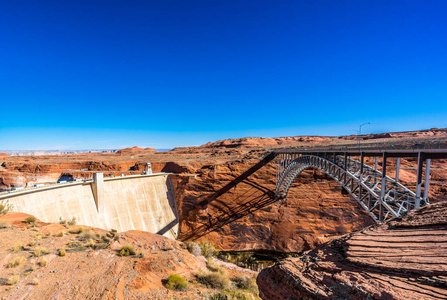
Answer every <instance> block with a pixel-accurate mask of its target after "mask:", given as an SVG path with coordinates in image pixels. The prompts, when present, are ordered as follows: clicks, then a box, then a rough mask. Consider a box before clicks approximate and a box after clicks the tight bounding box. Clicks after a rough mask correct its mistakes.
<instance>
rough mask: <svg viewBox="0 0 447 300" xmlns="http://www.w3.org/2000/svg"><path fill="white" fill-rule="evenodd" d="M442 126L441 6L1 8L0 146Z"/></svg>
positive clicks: (106, 0) (170, 143)
mask: <svg viewBox="0 0 447 300" xmlns="http://www.w3.org/2000/svg"><path fill="white" fill-rule="evenodd" d="M365 122H371V123H372V124H371V125H366V126H364V127H363V132H365V133H371V132H385V131H403V130H415V129H427V128H431V127H440V128H444V127H447V1H445V0H439V1H432V0H424V1H422V0H418V1H414V0H413V1H411V0H407V1H397V0H395V1H393V0H339V1H334V0H307V1H302V0H293V1H292V0H290V1H281V0H272V1H264V0H253V1H244V0H241V1H233V0H225V1H220V0H188V1H185V0H157V1H152V0H144V1H130V0H76V1H61V0H54V1H46V0H36V1H32V0H29V1H22V0H13V1H9V0H0V149H3V150H8V149H9V150H13V149H86V148H89V149H92V148H122V147H126V146H134V145H138V146H140V147H154V148H170V147H174V146H186V145H199V144H203V143H206V142H208V141H215V140H218V139H224V138H235V137H243V136H270V137H272V136H288V135H349V134H353V133H354V132H352V131H350V130H351V129H358V125H360V124H362V123H365Z"/></svg>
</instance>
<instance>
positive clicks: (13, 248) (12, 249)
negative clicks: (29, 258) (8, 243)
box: [11, 243, 23, 252]
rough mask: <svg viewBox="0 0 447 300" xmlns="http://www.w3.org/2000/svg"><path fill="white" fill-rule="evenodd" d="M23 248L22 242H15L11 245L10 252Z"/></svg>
mask: <svg viewBox="0 0 447 300" xmlns="http://www.w3.org/2000/svg"><path fill="white" fill-rule="evenodd" d="M22 250H23V245H22V243H17V244H15V245H14V246H12V248H11V251H12V252H19V251H22Z"/></svg>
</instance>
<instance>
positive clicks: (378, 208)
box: [275, 155, 428, 222]
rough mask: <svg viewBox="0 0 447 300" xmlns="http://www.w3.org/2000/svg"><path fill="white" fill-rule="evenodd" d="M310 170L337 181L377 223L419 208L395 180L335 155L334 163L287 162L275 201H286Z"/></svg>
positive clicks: (310, 158)
mask: <svg viewBox="0 0 447 300" xmlns="http://www.w3.org/2000/svg"><path fill="white" fill-rule="evenodd" d="M309 168H316V169H319V170H321V171H323V172H324V173H326V174H328V175H329V176H330V177H331V178H332V179H334V180H335V181H337V182H338V183H339V184H340V185H341V186H342V187H343V188H344V189H345V190H346V191H348V192H349V194H350V195H351V196H352V197H353V198H354V199H356V200H357V201H358V202H359V204H360V205H361V206H362V207H363V208H364V209H365V210H366V211H367V212H368V213H369V214H370V216H371V217H372V218H373V219H374V220H375V221H377V222H379V221H383V220H386V219H390V218H393V217H399V216H400V215H401V214H403V213H406V212H407V211H409V210H411V209H414V208H415V207H416V194H415V193H414V192H413V191H411V190H409V189H408V188H406V187H405V186H403V185H402V184H400V183H399V182H397V181H396V180H395V179H393V178H391V177H389V176H385V177H383V175H382V173H381V172H380V171H378V170H377V168H372V167H370V166H368V165H365V164H361V163H360V162H359V161H357V160H354V159H352V158H347V157H343V156H336V155H334V156H333V157H332V159H331V160H330V159H327V158H324V157H321V156H318V155H300V156H298V157H297V158H295V159H293V160H290V161H287V163H286V164H285V165H284V166H283V169H282V172H281V173H280V174H279V176H278V178H277V185H276V192H275V197H276V198H277V199H284V198H287V194H288V191H289V189H290V187H291V185H292V183H293V181H294V180H295V178H296V177H297V176H299V175H300V174H301V172H303V171H304V170H306V169H309ZM382 187H383V188H382ZM427 202H428V201H427ZM422 204H427V203H422Z"/></svg>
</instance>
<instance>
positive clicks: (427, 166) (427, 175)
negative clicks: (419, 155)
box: [424, 159, 431, 204]
mask: <svg viewBox="0 0 447 300" xmlns="http://www.w3.org/2000/svg"><path fill="white" fill-rule="evenodd" d="M430 163H431V159H427V160H426V161H425V181H424V202H425V203H426V204H427V203H428V188H429V186H430Z"/></svg>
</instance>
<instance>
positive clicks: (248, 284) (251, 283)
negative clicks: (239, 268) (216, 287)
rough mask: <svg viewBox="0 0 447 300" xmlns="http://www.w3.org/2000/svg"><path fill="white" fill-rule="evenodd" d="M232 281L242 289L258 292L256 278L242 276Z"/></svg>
mask: <svg viewBox="0 0 447 300" xmlns="http://www.w3.org/2000/svg"><path fill="white" fill-rule="evenodd" d="M231 281H233V282H234V283H235V285H236V286H237V287H238V288H240V289H245V290H250V291H253V292H257V291H258V286H257V284H256V278H255V277H249V276H240V277H234V278H232V279H231Z"/></svg>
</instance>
